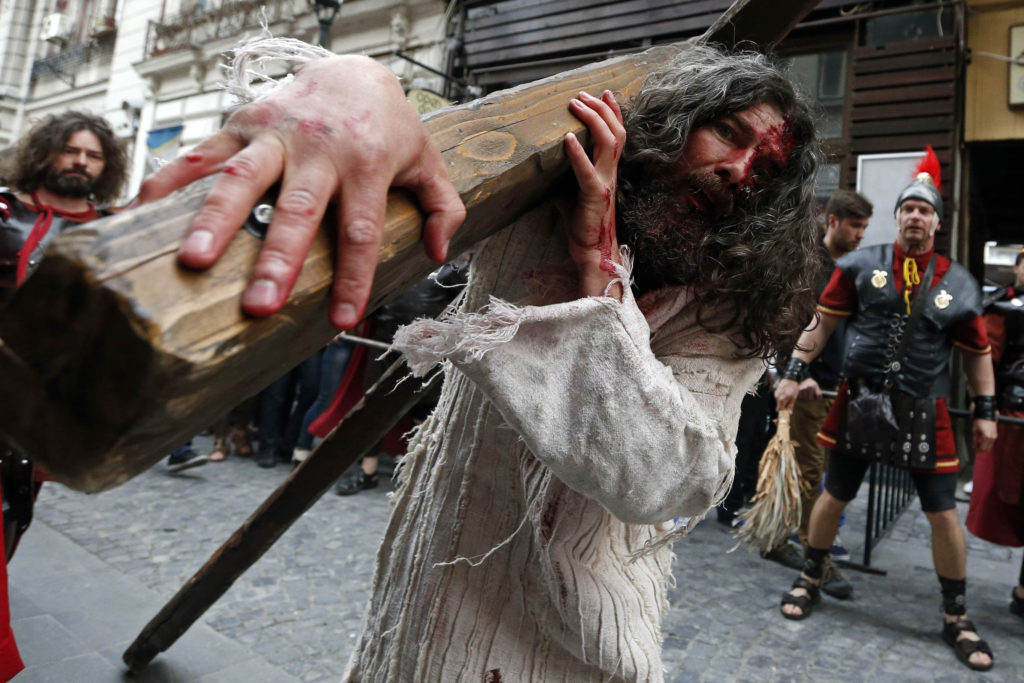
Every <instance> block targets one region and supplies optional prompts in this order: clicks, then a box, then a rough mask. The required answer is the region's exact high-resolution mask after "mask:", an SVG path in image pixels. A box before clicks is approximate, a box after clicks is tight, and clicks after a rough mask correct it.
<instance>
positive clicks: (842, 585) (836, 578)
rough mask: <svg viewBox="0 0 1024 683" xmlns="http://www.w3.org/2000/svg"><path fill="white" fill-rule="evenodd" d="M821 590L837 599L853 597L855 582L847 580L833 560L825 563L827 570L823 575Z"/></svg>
mask: <svg viewBox="0 0 1024 683" xmlns="http://www.w3.org/2000/svg"><path fill="white" fill-rule="evenodd" d="M821 590H823V591H825V593H826V594H827V595H831V596H832V597H833V598H836V599H837V600H850V599H852V598H853V584H851V583H850V582H849V581H847V580H846V577H844V576H843V575H842V574H840V573H839V570H838V569H836V566H835V565H834V564H832V563H831V562H829V563H827V564H826V565H825V571H824V573H823V574H822V575H821Z"/></svg>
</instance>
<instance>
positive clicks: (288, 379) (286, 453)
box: [256, 349, 323, 467]
mask: <svg viewBox="0 0 1024 683" xmlns="http://www.w3.org/2000/svg"><path fill="white" fill-rule="evenodd" d="M322 354H323V350H322V349H321V350H319V351H317V352H316V353H314V354H313V355H312V356H310V357H309V358H307V359H306V360H304V361H302V362H301V363H299V364H298V365H296V366H295V367H294V368H292V369H291V370H290V371H288V372H286V373H285V374H284V375H282V376H281V377H279V378H278V379H277V380H276V381H275V382H274V383H273V384H271V385H270V386H269V387H267V388H266V389H264V390H263V393H262V394H260V407H259V413H258V414H257V428H258V430H259V440H260V447H259V451H258V452H257V453H256V464H257V465H259V466H260V467H274V466H275V465H276V464H277V463H278V462H289V461H290V460H291V457H292V449H293V448H295V444H296V442H297V441H298V439H299V430H300V428H301V426H302V422H303V418H304V417H305V415H306V411H307V410H309V407H310V406H311V405H313V402H314V401H315V400H316V397H317V394H318V392H319V389H320V365H321V359H322Z"/></svg>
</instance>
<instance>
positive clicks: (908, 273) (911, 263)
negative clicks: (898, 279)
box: [903, 256, 921, 315]
mask: <svg viewBox="0 0 1024 683" xmlns="http://www.w3.org/2000/svg"><path fill="white" fill-rule="evenodd" d="M919 284H921V273H919V272H918V271H917V261H915V260H914V259H913V257H911V256H908V257H906V258H905V259H903V300H904V301H905V302H906V303H907V315H910V295H911V294H913V290H914V287H916V286H917V285H919Z"/></svg>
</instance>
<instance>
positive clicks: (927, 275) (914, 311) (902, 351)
mask: <svg viewBox="0 0 1024 683" xmlns="http://www.w3.org/2000/svg"><path fill="white" fill-rule="evenodd" d="M907 258H913V257H911V256H907ZM934 274H935V255H934V254H932V257H931V259H930V260H929V261H928V268H927V269H925V271H924V277H923V278H921V284H920V285H919V287H918V290H917V293H916V294H915V295H914V302H913V303H912V304H911V305H910V319H909V320H907V325H906V327H904V328H903V336H902V337H901V338H900V345H899V347H898V348H897V349H896V354H895V356H893V358H894V359H895V360H893V362H892V363H890V364H889V367H888V368H886V370H885V377H884V379H883V383H882V386H883V389H882V390H883V391H888V390H889V389H891V388H892V385H893V375H894V374H895V373H897V372H899V371H900V368H901V367H902V364H903V363H904V362H905V361H906V357H907V346H908V344H909V343H910V338H911V337H912V336H913V332H914V329H915V328H916V327H917V323H918V321H919V320H920V319H921V313H922V312H923V311H924V301H925V295H926V294H927V292H928V290H930V289H931V286H932V276H933V275H934ZM903 286H904V287H906V286H907V283H903Z"/></svg>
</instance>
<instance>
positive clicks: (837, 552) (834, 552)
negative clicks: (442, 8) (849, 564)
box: [828, 534, 850, 560]
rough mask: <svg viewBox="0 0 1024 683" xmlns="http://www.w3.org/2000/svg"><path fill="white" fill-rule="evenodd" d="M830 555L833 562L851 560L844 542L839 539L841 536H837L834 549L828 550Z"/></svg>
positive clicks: (833, 545)
mask: <svg viewBox="0 0 1024 683" xmlns="http://www.w3.org/2000/svg"><path fill="white" fill-rule="evenodd" d="M828 554H829V555H831V556H832V559H833V560H848V559H850V551H849V550H847V549H846V546H844V545H843V541H842V540H841V539H840V538H839V534H836V538H835V540H834V541H832V547H831V548H829V549H828Z"/></svg>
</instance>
